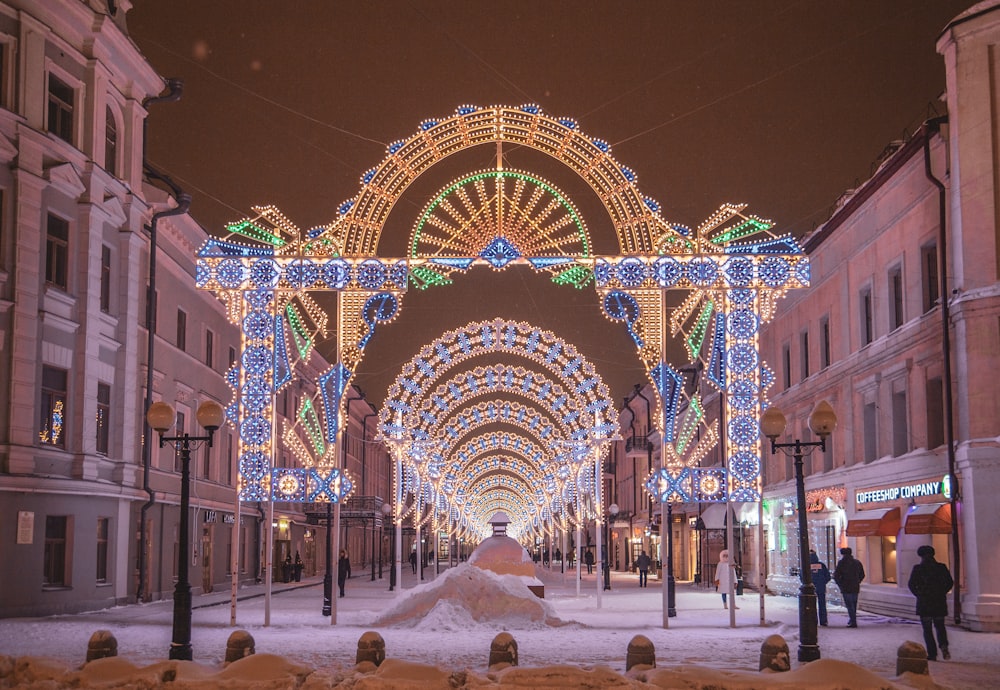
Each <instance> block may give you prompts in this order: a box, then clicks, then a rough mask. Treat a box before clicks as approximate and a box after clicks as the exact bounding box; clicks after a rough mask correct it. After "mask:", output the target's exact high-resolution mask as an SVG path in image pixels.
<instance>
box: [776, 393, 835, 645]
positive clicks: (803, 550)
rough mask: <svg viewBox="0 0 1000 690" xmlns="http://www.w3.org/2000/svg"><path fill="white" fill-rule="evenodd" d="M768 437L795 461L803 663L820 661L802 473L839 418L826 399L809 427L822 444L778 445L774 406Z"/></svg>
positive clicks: (781, 426) (781, 427)
mask: <svg viewBox="0 0 1000 690" xmlns="http://www.w3.org/2000/svg"><path fill="white" fill-rule="evenodd" d="M760 424H761V428H762V430H763V432H764V435H765V436H766V437H767V438H769V439H770V440H771V453H772V454H774V453H776V452H777V451H778V449H779V448H780V449H781V450H782V452H784V453H785V454H787V455H791V456H792V457H793V458H794V459H795V490H796V499H797V502H798V514H799V559H800V565H799V578H800V579H801V581H802V585H801V587H799V661H815V660H816V659H819V640H818V637H817V625H816V623H817V619H816V616H817V609H816V586H815V585H814V584H813V581H812V569H811V568H810V565H809V524H808V521H807V519H806V483H805V477H804V476H803V473H802V458H803V456H805V455H809V454H811V453H812V452H813V450H815V449H816V448H819V449H820V450H822V451H825V450H826V437H827V436H829V435H830V434H831V433H832V432H833V430H834V429H836V428H837V415H836V414H835V413H834V411H833V408H832V407H830V403H828V402H826V401H825V400H823V401H820V402H819V403H817V404H816V407H815V408H814V409H813V411H812V414H810V415H809V428H810V429H811V430H812V432H813V433H814V434H816V435H817V436H819V441H802V440H800V439H795V440H794V441H792V442H790V443H778V442H777V440H776V439H777V438H778V436H781V434H783V433H784V432H785V415H783V414H782V413H781V410H779V409H778V408H777V407H774V406H771V407H769V408H768V409H767V411H766V412H764V415H763V417H761V422H760Z"/></svg>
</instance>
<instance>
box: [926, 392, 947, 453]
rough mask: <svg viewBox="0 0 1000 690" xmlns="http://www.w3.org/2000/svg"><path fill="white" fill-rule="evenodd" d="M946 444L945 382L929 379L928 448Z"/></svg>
mask: <svg viewBox="0 0 1000 690" xmlns="http://www.w3.org/2000/svg"><path fill="white" fill-rule="evenodd" d="M943 444H944V383H943V382H942V379H940V378H931V379H927V450H931V449H932V448H937V447H938V446H940V445H943Z"/></svg>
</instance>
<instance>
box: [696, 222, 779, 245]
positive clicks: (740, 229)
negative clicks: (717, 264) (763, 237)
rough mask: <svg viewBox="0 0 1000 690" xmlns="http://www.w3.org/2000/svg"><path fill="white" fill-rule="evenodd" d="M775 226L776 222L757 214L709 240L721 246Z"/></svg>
mask: <svg viewBox="0 0 1000 690" xmlns="http://www.w3.org/2000/svg"><path fill="white" fill-rule="evenodd" d="M773 226H774V223H769V222H767V221H766V220H762V219H761V218H757V217H756V216H750V217H749V218H747V219H746V220H744V221H743V222H742V223H737V224H735V225H733V226H732V227H730V228H727V229H726V230H725V231H724V232H721V233H719V234H718V235H716V236H715V237H713V238H711V240H709V241H710V242H712V243H713V244H717V245H719V246H720V247H721V246H722V245H724V244H726V243H728V242H735V241H736V240H739V239H743V238H744V237H750V236H751V235H756V234H757V233H759V232H766V231H768V230H770V229H771V228H772V227H773Z"/></svg>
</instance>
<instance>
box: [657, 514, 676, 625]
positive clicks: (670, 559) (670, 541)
mask: <svg viewBox="0 0 1000 690" xmlns="http://www.w3.org/2000/svg"><path fill="white" fill-rule="evenodd" d="M673 523H674V504H673V503H672V502H670V501H668V502H667V519H666V522H665V523H664V525H662V526H661V527H660V544H663V530H666V531H667V564H666V566H667V578H666V580H667V582H666V584H667V617H668V618H673V617H674V616H676V615H677V604H676V586H675V585H676V583H675V581H674V525H673Z"/></svg>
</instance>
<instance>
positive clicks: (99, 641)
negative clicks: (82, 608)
mask: <svg viewBox="0 0 1000 690" xmlns="http://www.w3.org/2000/svg"><path fill="white" fill-rule="evenodd" d="M109 656H118V640H117V639H115V636H114V635H113V634H111V631H110V630H98V631H97V632H95V633H94V634H93V635H91V636H90V642H88V643H87V661H93V660H94V659H104V658H106V657H109Z"/></svg>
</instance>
